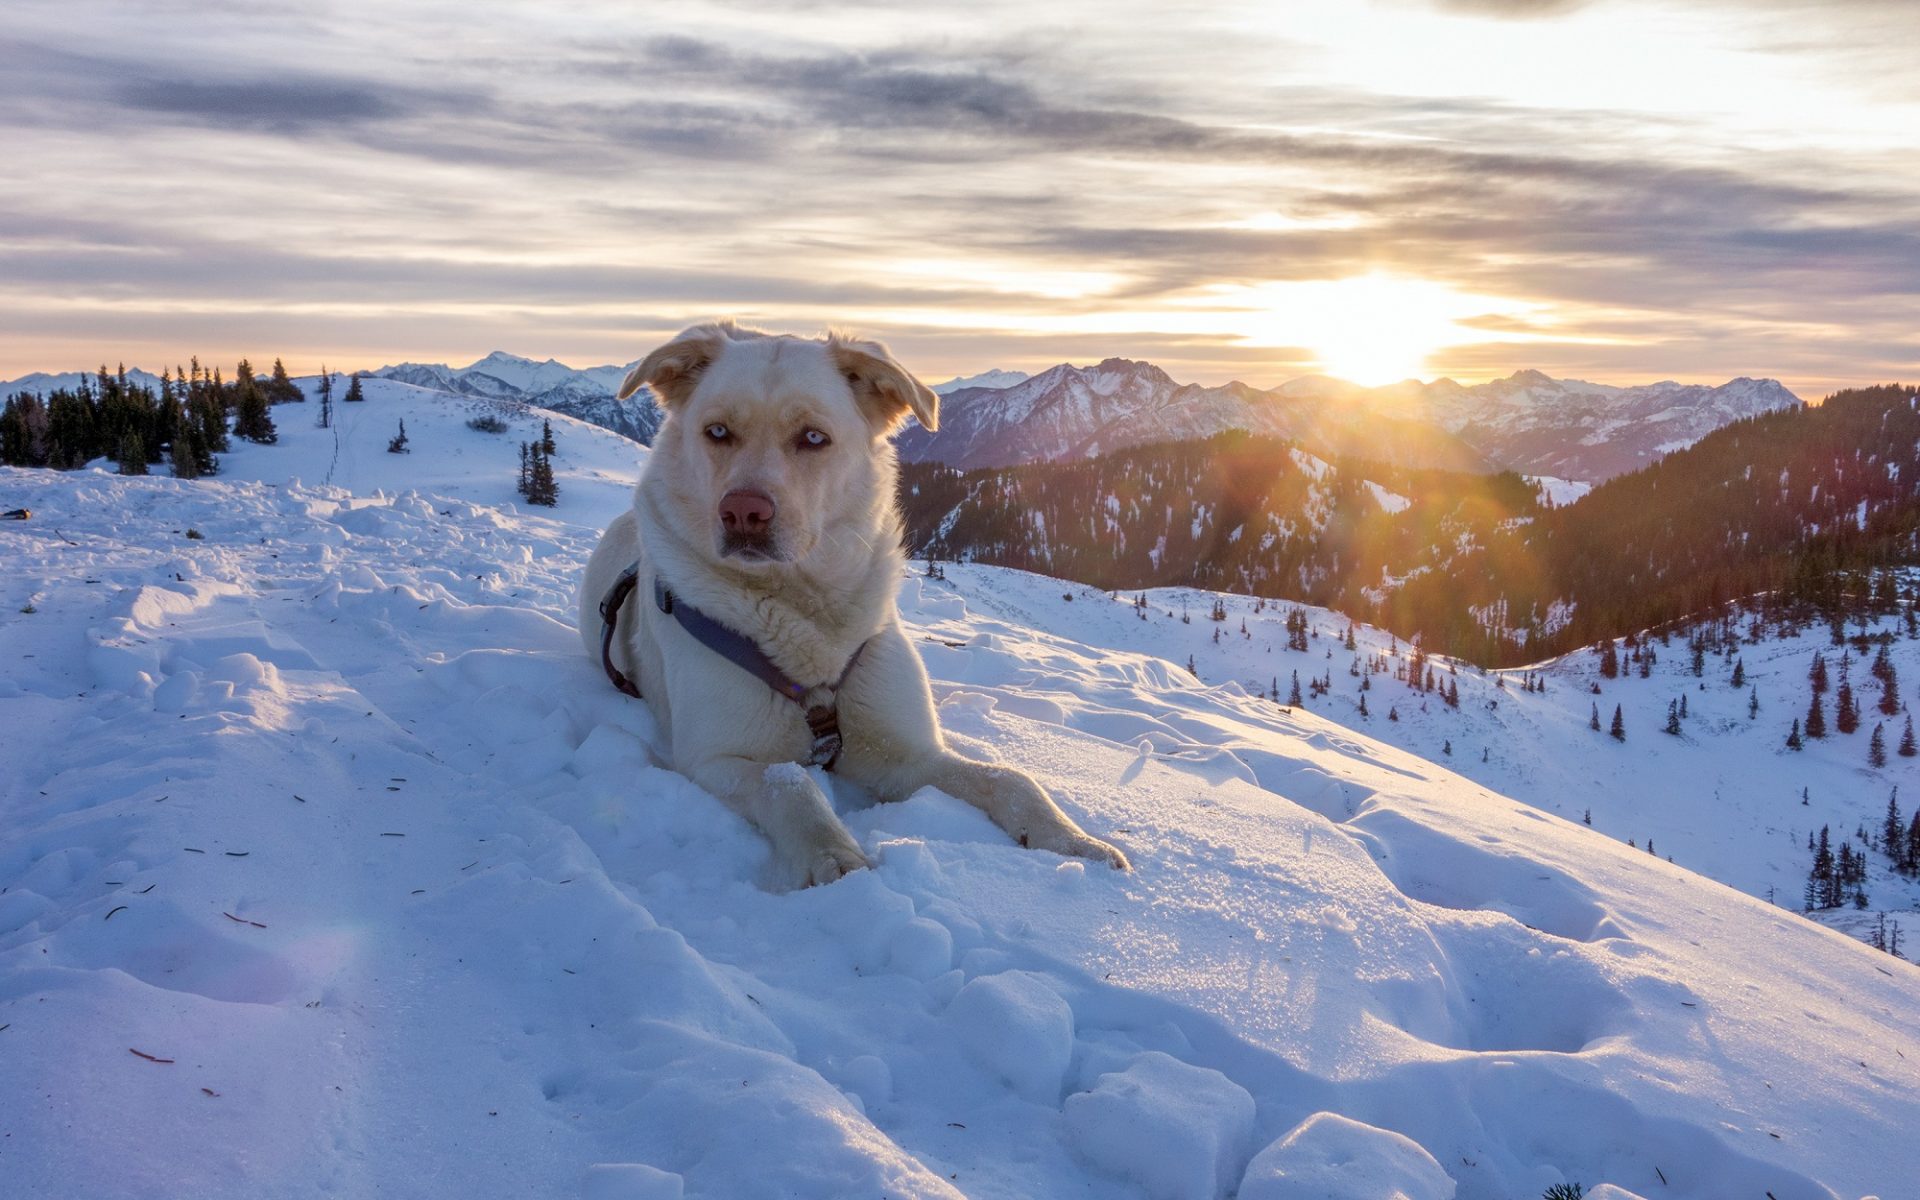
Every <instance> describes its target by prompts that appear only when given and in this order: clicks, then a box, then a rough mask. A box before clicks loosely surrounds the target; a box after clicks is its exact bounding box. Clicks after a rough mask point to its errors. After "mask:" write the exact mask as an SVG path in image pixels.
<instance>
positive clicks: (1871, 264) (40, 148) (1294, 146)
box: [0, 0, 1920, 396]
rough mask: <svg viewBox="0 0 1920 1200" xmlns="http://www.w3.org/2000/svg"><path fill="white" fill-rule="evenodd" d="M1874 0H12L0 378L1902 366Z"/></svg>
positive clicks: (1910, 92) (1914, 171) (1902, 33)
mask: <svg viewBox="0 0 1920 1200" xmlns="http://www.w3.org/2000/svg"><path fill="white" fill-rule="evenodd" d="M78 26H84V27H86V28H88V29H90V30H98V31H102V32H101V33H100V34H99V36H97V37H95V38H93V39H91V40H89V41H88V42H86V43H85V44H84V46H82V47H80V48H78V49H76V48H74V44H73V42H72V39H71V31H72V30H73V29H74V28H76V27H78ZM1913 31H1914V19H1913V14H1912V9H1911V6H1910V5H1907V4H1905V3H1902V2H1900V0H1862V2H1861V3H1858V4H1849V5H1845V6H1814V5H1810V4H1805V3H1802V2H1801V0H1758V2H1756V3H1754V4H1750V5H1747V4H1743V5H1733V4H1725V3H1720V2H1719V0H1682V2H1680V3H1668V4H1656V3H1653V2H1652V0H1301V2H1300V3H1297V4H1288V5H1285V6H1280V7H1275V6H1260V5H1251V4H1241V3H1232V2H1228V0H1210V2H1208V3H1204V4H1200V5H1194V6H1188V7H1186V8H1183V9H1181V10H1180V11H1179V13H1178V14H1177V16H1174V17H1170V16H1169V14H1168V12H1167V10H1166V9H1165V8H1164V6H1160V5H1150V4H1145V3H1140V2H1137V0H1131V2H1124V3H1119V4H1103V5H1098V6H1094V5H1078V4H1068V5H1066V6H1065V7H1064V8H1063V7H1061V6H1052V7H1049V8H1047V9H1045V10H1038V9H1035V8H1033V7H1032V6H1029V5H1013V4H1001V3H989V4H986V5H980V6H968V8H967V9H966V11H965V12H961V11H958V10H955V11H950V12H936V11H931V10H925V9H923V8H911V9H910V8H905V7H901V8H898V9H896V8H891V7H887V6H884V5H861V6H857V7H851V8H845V9H840V8H836V7H833V6H831V5H829V6H825V7H821V6H808V7H807V8H806V9H805V10H804V11H803V12H795V13H785V12H782V11H781V10H779V9H778V8H777V7H772V6H766V5H763V4H757V3H756V4H745V3H727V2H720V0H708V2H703V3H698V4H693V5H688V6H682V7H680V8H666V7H658V6H651V5H639V6H635V5H627V4H610V3H589V4H581V5H570V6H568V7H567V10H566V13H565V16H564V17H563V18H562V17H556V15H555V13H554V11H553V10H552V8H551V6H546V5H536V4H532V3H530V2H521V3H509V4H503V5H497V6H489V8H488V10H487V16H486V17H485V19H484V20H482V19H479V18H478V17H476V18H475V19H473V20H468V21H463V22H456V23H453V24H451V25H450V24H449V23H448V22H447V21H446V20H445V19H444V11H443V10H441V9H439V8H437V7H434V6H427V5H421V4H414V3H405V2H403V3H398V4H384V5H380V6H378V7H377V8H375V7H371V6H367V5H364V4H360V3H357V2H356V3H349V4H347V5H345V6H343V7H340V8H336V9H333V10H329V12H328V13H327V14H326V15H324V16H313V15H309V14H303V13H295V12H291V11H288V12H278V13H276V12H270V11H259V12H255V11H249V12H247V13H245V14H238V15H235V14H221V15H215V14H214V13H212V12H207V13H204V14H203V13H201V12H200V11H199V10H196V9H194V8H192V7H187V8H181V7H179V6H160V7H154V6H144V5H132V4H127V3H124V0H77V2H76V3H62V4H53V3H50V2H46V0H26V2H25V3H21V4H14V5H9V6H8V8H7V11H6V13H5V15H4V16H0V61H3V62H4V63H5V64H6V66H7V68H8V71H9V78H10V80H12V81H13V83H14V86H11V87H9V88H8V89H7V92H6V95H5V96H4V97H0V126H4V128H5V130H6V135H7V144H8V147H9V150H10V151H11V153H10V155H9V160H10V163H11V167H10V169H9V171H7V172H6V173H4V174H0V214H4V215H0V378H8V377H11V376H13V375H16V374H20V373H24V372H26V371H31V370H44V369H52V368H70V367H73V366H75V365H86V364H95V363H97V362H98V361H100V360H101V359H103V358H105V359H112V360H119V359H122V358H124V359H126V360H127V361H129V362H147V363H149V364H154V365H157V364H159V363H161V362H163V361H166V360H168V359H173V358H177V357H179V356H181V355H182V354H183V353H196V352H197V353H200V354H201V355H203V356H204V357H206V358H207V359H209V360H217V361H231V360H233V359H234V358H237V357H238V356H240V355H243V354H244V355H251V356H254V357H260V356H263V355H278V356H284V357H285V358H286V361H287V362H288V364H289V365H290V366H292V367H294V368H295V369H300V370H312V369H315V368H317V367H318V365H319V363H320V361H321V360H322V359H325V360H326V361H328V362H330V363H331V364H333V365H335V366H341V365H347V366H358V367H371V366H378V365H381V364H383V363H387V362H392V361H398V360H402V359H428V360H438V359H445V360H448V361H468V360H471V359H473V358H476V357H478V356H480V355H481V354H484V353H485V352H487V351H489V350H492V349H496V348H500V349H508V350H513V351H516V352H519V353H525V354H529V355H532V356H534V357H536V358H545V357H548V356H553V357H557V358H560V359H561V360H563V361H568V362H572V363H575V364H576V365H589V364H592V363H598V362H624V361H628V360H631V359H632V358H634V357H636V356H637V355H638V354H639V353H641V352H642V351H643V350H645V349H646V348H647V347H648V346H649V345H651V344H653V343H655V342H656V341H657V340H658V339H660V338H661V337H663V336H665V335H666V334H668V333H670V332H672V331H673V330H675V329H677V328H679V327H681V326H684V325H686V324H688V323H691V322H693V321H696V320H700V319H704V318H708V317H713V316H717V315H733V316H737V317H740V318H742V319H744V320H748V321H753V322H758V323H761V324H765V325H771V326H777V327H780V328H786V329H792V330H796V331H807V330H817V329H821V328H824V327H827V326H829V325H853V326H859V327H861V328H863V329H864V330H866V331H867V332H869V333H871V334H874V335H877V336H879V337H882V338H884V339H886V340H887V341H889V342H890V343H891V344H893V345H894V346H895V347H896V348H898V349H899V350H900V352H901V353H902V354H903V355H904V356H905V357H906V358H907V359H908V360H909V361H910V362H911V363H912V364H913V365H914V367H915V369H916V370H918V371H920V372H921V373H923V374H926V375H928V376H933V377H942V376H946V375H953V374H965V373H972V372H975V371H978V370H981V369H983V368H986V367H989V366H999V367H1010V368H1020V369H1025V370H1037V369H1042V368H1044V367H1046V366H1049V365H1051V364H1053V363H1056V362H1060V361H1063V360H1069V361H1079V362H1086V361H1097V360H1098V359H1101V358H1105V357H1109V356H1122V357H1129V358H1136V359H1145V360H1149V361H1153V362H1155V363H1158V364H1160V365H1161V366H1163V367H1165V368H1166V369H1167V370H1169V371H1170V372H1172V373H1173V374H1174V375H1175V376H1177V377H1179V378H1181V379H1184V380H1192V381H1194V382H1201V383H1218V382H1225V381H1226V380H1228V379H1234V378H1241V379H1246V380H1248V381H1250V382H1259V383H1265V384H1269V385H1270V384H1272V383H1275V382H1279V381H1284V380H1285V379H1288V378H1292V377H1294V376H1297V375H1302V374H1309V373H1328V374H1335V375H1342V376H1347V377H1351V378H1354V379H1356V380H1357V381H1380V380H1390V379H1396V378H1402V377H1405V376H1408V375H1431V374H1436V373H1444V374H1449V375H1452V376H1454V377H1457V378H1460V379H1462V380H1463V381H1473V380H1476V379H1485V378H1491V377H1494V376H1498V375H1504V374H1507V373H1510V372H1511V371H1512V370H1514V369H1517V368H1519V367H1535V368H1538V369H1541V370H1545V371H1547V372H1549V373H1551V374H1555V375H1560V376H1575V377H1582V378H1590V379H1597V380H1601V381H1606V382H1619V383H1629V382H1634V381H1648V380H1653V379H1660V378H1678V379H1687V380H1697V381H1718V380H1723V379H1726V378H1728V377H1730V376H1735V375H1751V376H1773V377H1777V378H1780V379H1782V380H1783V381H1785V382H1786V383H1787V384H1788V385H1789V386H1791V387H1793V388H1795V389H1796V390H1798V391H1800V392H1801V393H1803V394H1808V395H1814V396H1817V395H1819V394H1821V393H1822V392H1823V391H1826V390H1830V389H1831V388H1834V387H1837V386H1840V385H1843V384H1847V383H1857V382H1861V381H1867V380H1874V379H1886V378H1897V377H1912V376H1914V375H1916V374H1920V335H1916V334H1915V332H1914V331H1915V330H1916V329H1920V298H1916V296H1915V294H1914V292H1913V289H1912V287H1911V282H1912V280H1913V279H1914V278H1915V277H1916V275H1920V262H1917V261H1916V259H1917V258H1920V251H1916V247H1917V246H1920V166H1916V164H1915V159H1914V157H1913V156H1912V155H1911V154H1907V153H1905V151H1906V150H1907V149H1908V148H1909V147H1910V143H1911V132H1910V131H1911V130H1912V129H1914V128H1920V77H1917V76H1916V75H1915V74H1914V73H1913V72H1912V71H1911V69H1910V66H1909V64H1908V63H1907V62H1906V60H1905V55H1904V47H1905V46H1907V45H1909V44H1911V34H1912V32H1913ZM214 40H218V41H219V43H220V44H221V45H222V46H225V47H228V48H229V49H230V51H231V53H229V54H227V55H225V56H223V57H222V58H221V59H220V60H219V61H218V62H215V63H212V64H209V63H208V61H207V60H206V58H205V55H204V53H203V48H204V47H205V46H206V45H207V44H209V43H210V42H211V41H214ZM506 62H511V63H512V69H511V70H504V69H499V67H500V64H502V63H506ZM1096 64H1097V65H1096ZM106 178H113V179H122V180H124V179H138V180H139V181H140V186H139V187H137V188H127V187H121V188H103V187H97V186H92V185H93V184H94V183H97V181H99V180H102V179H106ZM80 186H86V187H87V192H86V195H87V203H86V204H85V205H83V206H76V205H74V204H73V203H72V201H71V197H72V196H73V195H74V189H75V188H76V187H80Z"/></svg>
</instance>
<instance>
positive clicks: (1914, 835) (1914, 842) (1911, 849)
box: [1907, 807, 1920, 871]
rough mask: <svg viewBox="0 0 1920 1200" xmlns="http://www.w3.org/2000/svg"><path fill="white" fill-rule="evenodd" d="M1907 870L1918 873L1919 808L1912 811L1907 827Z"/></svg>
mask: <svg viewBox="0 0 1920 1200" xmlns="http://www.w3.org/2000/svg"><path fill="white" fill-rule="evenodd" d="M1907 870H1909V871H1920V807H1916V808H1915V809H1914V810H1913V821H1912V823H1911V824H1909V825H1908V826H1907Z"/></svg>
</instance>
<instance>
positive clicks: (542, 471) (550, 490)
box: [527, 442, 1199, 679]
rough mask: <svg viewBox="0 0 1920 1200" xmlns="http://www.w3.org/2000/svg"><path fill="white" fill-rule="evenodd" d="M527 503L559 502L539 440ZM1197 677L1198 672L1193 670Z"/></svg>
mask: <svg viewBox="0 0 1920 1200" xmlns="http://www.w3.org/2000/svg"><path fill="white" fill-rule="evenodd" d="M527 503H528V504H538V505H542V506H544V507H546V508H552V507H554V506H555V505H557V504H559V503H560V485H559V483H557V482H556V481H555V480H554V477H553V461H552V460H551V459H549V458H548V457H547V453H546V450H545V449H544V448H542V446H541V444H540V443H539V442H535V443H533V444H532V445H531V446H529V447H528V448H527ZM1194 678H1196V679H1197V678H1199V672H1198V671H1197V670H1196V671H1195V672H1194Z"/></svg>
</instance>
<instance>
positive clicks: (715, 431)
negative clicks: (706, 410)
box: [707, 421, 733, 442]
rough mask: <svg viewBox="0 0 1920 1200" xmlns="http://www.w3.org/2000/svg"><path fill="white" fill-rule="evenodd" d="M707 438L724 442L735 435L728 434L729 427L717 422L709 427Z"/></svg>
mask: <svg viewBox="0 0 1920 1200" xmlns="http://www.w3.org/2000/svg"><path fill="white" fill-rule="evenodd" d="M707 436H708V437H710V438H712V439H713V440H714V441H716V442H724V441H726V440H727V439H728V438H730V437H732V436H733V434H731V433H729V432H727V427H726V426H725V425H722V424H721V423H720V422H718V421H715V422H714V423H713V424H711V425H709V426H707Z"/></svg>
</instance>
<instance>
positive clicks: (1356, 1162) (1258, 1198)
mask: <svg viewBox="0 0 1920 1200" xmlns="http://www.w3.org/2000/svg"><path fill="white" fill-rule="evenodd" d="M1453 1194H1454V1183H1453V1180H1452V1179H1451V1178H1449V1177H1448V1175H1447V1173H1446V1172H1445V1171H1443V1170H1441V1169H1440V1164H1439V1163H1437V1162H1435V1161H1433V1155H1431V1154H1428V1153H1427V1152H1426V1151H1425V1150H1423V1149H1421V1148H1420V1146H1419V1145H1418V1144H1417V1143H1415V1142H1412V1141H1410V1140H1408V1139H1407V1138H1404V1137H1401V1136H1400V1135H1399V1134H1397V1133H1392V1132H1389V1131H1388V1130H1385V1129H1375V1128H1374V1127H1373V1126H1371V1125H1363V1124H1361V1123H1360V1122H1358V1121H1353V1120H1349V1119H1347V1118H1346V1117H1343V1116H1340V1115H1338V1114H1336V1113H1324V1112H1323V1113H1315V1114H1313V1115H1312V1116H1311V1117H1308V1118H1307V1119H1306V1120H1305V1121H1302V1122H1301V1123H1300V1125H1299V1127H1298V1128H1296V1129H1294V1130H1293V1131H1292V1132H1291V1133H1289V1134H1287V1136H1285V1137H1283V1138H1281V1139H1280V1140H1279V1141H1277V1142H1275V1143H1274V1144H1273V1145H1271V1146H1268V1147H1267V1148H1266V1149H1265V1150H1262V1151H1261V1152H1260V1153H1259V1154H1258V1155H1257V1156H1256V1157H1255V1158H1254V1160H1253V1162H1252V1163H1251V1164H1250V1165H1249V1166H1248V1167H1247V1177H1246V1178H1245V1179H1244V1180H1242V1181H1241V1184H1240V1200H1453Z"/></svg>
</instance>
